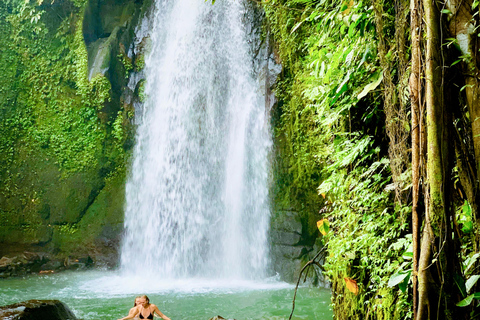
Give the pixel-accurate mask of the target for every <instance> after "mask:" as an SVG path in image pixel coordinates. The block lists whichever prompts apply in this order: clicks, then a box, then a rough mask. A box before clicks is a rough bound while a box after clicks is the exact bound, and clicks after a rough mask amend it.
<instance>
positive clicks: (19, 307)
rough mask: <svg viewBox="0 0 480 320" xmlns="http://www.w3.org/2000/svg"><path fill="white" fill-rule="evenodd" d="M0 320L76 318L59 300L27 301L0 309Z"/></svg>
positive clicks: (68, 319) (64, 319)
mask: <svg viewBox="0 0 480 320" xmlns="http://www.w3.org/2000/svg"><path fill="white" fill-rule="evenodd" d="M0 319H12V320H45V319H48V320H77V317H76V316H75V315H74V314H73V312H72V311H71V310H70V309H69V308H68V307H67V305H66V304H64V303H63V302H61V301H59V300H28V301H24V302H19V303H15V304H11V305H8V306H3V307H0Z"/></svg>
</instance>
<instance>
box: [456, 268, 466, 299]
mask: <svg viewBox="0 0 480 320" xmlns="http://www.w3.org/2000/svg"><path fill="white" fill-rule="evenodd" d="M453 281H455V284H456V285H457V287H458V289H459V290H460V293H461V294H462V296H463V297H465V296H466V295H467V288H466V287H465V280H464V279H463V277H462V276H461V275H459V274H458V273H455V274H454V275H453Z"/></svg>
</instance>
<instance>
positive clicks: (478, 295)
mask: <svg viewBox="0 0 480 320" xmlns="http://www.w3.org/2000/svg"><path fill="white" fill-rule="evenodd" d="M473 299H480V292H475V293H472V294H471V295H469V296H468V297H466V298H465V299H463V300H462V301H460V302H459V303H457V307H467V306H469V305H470V303H472V300H473Z"/></svg>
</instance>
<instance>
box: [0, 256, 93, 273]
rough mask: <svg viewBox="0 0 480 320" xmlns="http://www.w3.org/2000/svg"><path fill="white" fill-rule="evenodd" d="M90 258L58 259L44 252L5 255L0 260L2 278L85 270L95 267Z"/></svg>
mask: <svg viewBox="0 0 480 320" xmlns="http://www.w3.org/2000/svg"><path fill="white" fill-rule="evenodd" d="M93 266H94V263H93V260H92V258H91V257H90V256H86V257H77V258H70V257H68V258H66V259H62V260H59V259H56V258H53V257H52V256H51V255H50V254H48V253H44V252H28V251H25V252H23V253H17V254H10V255H5V256H3V257H2V258H0V278H8V277H18V276H23V275H26V274H31V273H47V274H48V273H55V272H59V271H63V270H67V269H70V270H84V269H88V268H90V267H93Z"/></svg>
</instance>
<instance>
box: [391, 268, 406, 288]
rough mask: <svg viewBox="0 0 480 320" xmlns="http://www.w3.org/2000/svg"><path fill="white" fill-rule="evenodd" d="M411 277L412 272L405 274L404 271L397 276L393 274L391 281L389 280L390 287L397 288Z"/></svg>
mask: <svg viewBox="0 0 480 320" xmlns="http://www.w3.org/2000/svg"><path fill="white" fill-rule="evenodd" d="M409 275H410V272H404V271H400V272H397V273H395V274H392V276H391V277H390V279H388V286H389V287H395V286H396V285H397V284H399V283H401V282H403V280H405V278H406V277H408V276H409Z"/></svg>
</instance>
